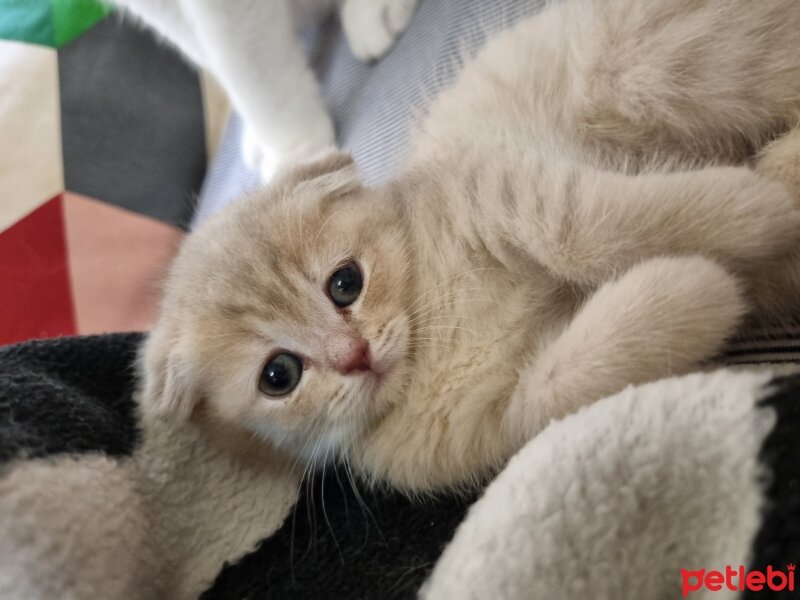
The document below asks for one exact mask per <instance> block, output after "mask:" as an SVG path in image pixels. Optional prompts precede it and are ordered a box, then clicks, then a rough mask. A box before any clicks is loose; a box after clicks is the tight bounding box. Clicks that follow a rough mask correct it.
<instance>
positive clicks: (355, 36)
mask: <svg viewBox="0 0 800 600" xmlns="http://www.w3.org/2000/svg"><path fill="white" fill-rule="evenodd" d="M416 6H417V0H344V1H343V3H342V6H341V11H340V18H341V21H342V27H343V29H344V32H345V35H346V36H347V41H348V42H349V44H350V50H352V52H353V54H354V55H355V56H357V57H358V58H360V59H361V60H373V59H376V58H380V57H381V56H383V55H384V54H385V53H386V52H387V51H388V50H389V48H391V47H392V44H394V42H395V40H396V39H397V38H398V36H399V35H400V34H401V33H402V32H403V31H404V30H405V28H406V27H408V24H409V23H410V22H411V17H412V16H413V15H414V9H415V8H416Z"/></svg>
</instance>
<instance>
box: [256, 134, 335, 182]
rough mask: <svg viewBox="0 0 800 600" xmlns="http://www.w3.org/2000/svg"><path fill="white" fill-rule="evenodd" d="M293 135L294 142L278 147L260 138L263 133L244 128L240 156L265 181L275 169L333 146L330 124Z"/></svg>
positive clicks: (310, 158)
mask: <svg viewBox="0 0 800 600" xmlns="http://www.w3.org/2000/svg"><path fill="white" fill-rule="evenodd" d="M295 137H296V140H295V141H293V142H290V143H284V144H281V145H280V146H278V145H272V144H267V143H264V142H263V141H262V139H263V137H262V136H258V135H257V134H256V133H255V131H254V130H253V129H252V128H250V127H246V128H245V130H244V134H243V136H242V158H243V159H244V162H245V164H246V165H247V166H248V167H249V168H250V169H251V170H252V171H255V172H257V173H258V174H259V175H260V176H261V181H262V182H264V183H267V182H269V181H270V180H272V178H273V177H275V174H276V173H277V172H278V171H280V170H282V169H284V168H286V167H289V166H292V165H295V164H300V163H304V162H311V161H314V160H316V159H317V158H319V157H320V156H322V155H324V154H326V153H328V152H330V151H331V150H333V149H335V148H336V142H335V139H334V135H333V126H332V125H328V126H327V127H324V128H319V130H318V131H311V130H308V131H301V132H298V133H297V134H296V136H295Z"/></svg>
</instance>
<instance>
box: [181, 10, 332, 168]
mask: <svg viewBox="0 0 800 600" xmlns="http://www.w3.org/2000/svg"><path fill="white" fill-rule="evenodd" d="M184 7H185V9H186V11H187V13H188V17H189V19H190V20H191V22H192V23H193V24H194V25H195V28H196V31H197V34H198V38H199V39H200V42H201V43H202V44H203V45H204V47H205V48H206V49H207V55H208V61H207V62H208V67H209V69H210V70H211V71H212V72H213V73H214V75H215V76H216V77H217V79H218V80H219V81H220V82H221V83H222V85H223V87H224V88H225V89H226V90H227V91H228V94H229V95H230V98H231V102H232V103H233V105H234V106H235V107H236V109H237V110H238V111H239V113H240V114H241V116H242V119H243V120H244V123H245V126H246V128H247V129H249V130H250V133H249V134H248V135H250V136H251V140H250V142H248V143H249V144H250V146H251V147H250V148H249V152H248V154H247V155H246V158H247V159H248V161H249V162H250V163H251V164H252V165H253V166H255V167H256V168H258V169H259V170H260V171H261V173H262V175H263V176H264V177H265V178H268V177H270V176H271V175H272V173H273V172H274V171H275V170H276V169H277V168H279V167H280V166H282V165H284V164H290V163H293V162H297V161H303V160H311V159H313V158H315V157H316V156H318V155H320V154H321V153H323V152H325V151H326V150H328V149H330V148H332V147H333V146H334V145H335V137H334V129H333V123H332V122H331V120H330V118H329V117H328V114H327V111H326V109H325V105H324V103H323V101H322V97H321V95H320V91H319V86H318V85H317V82H316V81H315V79H314V75H313V73H312V72H311V70H310V69H309V67H308V65H307V63H306V59H305V56H304V53H303V49H302V48H301V46H300V43H299V41H298V40H297V37H296V32H295V28H294V22H293V20H292V15H291V12H290V10H289V6H288V5H287V1H286V0H269V2H265V1H263V0H237V1H236V2H234V3H232V2H228V1H226V0H185V3H184ZM253 139H254V140H257V142H258V144H257V147H259V148H260V149H261V152H260V153H259V152H257V151H255V150H254V149H253V147H252V146H254V145H253V144H252V140H253Z"/></svg>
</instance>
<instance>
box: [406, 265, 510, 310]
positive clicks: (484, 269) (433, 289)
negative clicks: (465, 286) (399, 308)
mask: <svg viewBox="0 0 800 600" xmlns="http://www.w3.org/2000/svg"><path fill="white" fill-rule="evenodd" d="M502 270H503V269H500V268H499V267H478V268H475V269H470V270H469V271H464V272H463V273H459V274H457V275H453V276H452V277H450V278H449V279H447V280H445V281H443V282H441V283H439V284H438V285H435V286H433V287H432V288H430V289H428V290H427V291H425V292H423V293H422V294H420V295H419V296H418V297H417V299H416V300H414V301H413V302H412V303H411V304H410V305H409V307H408V308H409V309H411V308H413V307H414V306H416V304H417V302H419V301H420V300H421V299H422V298H423V297H425V296H426V295H428V294H430V293H431V292H433V291H435V290H437V289H439V288H441V287H444V286H446V285H447V284H449V283H451V282H453V281H455V280H456V279H458V278H459V277H465V276H467V275H470V274H472V273H478V272H480V271H502Z"/></svg>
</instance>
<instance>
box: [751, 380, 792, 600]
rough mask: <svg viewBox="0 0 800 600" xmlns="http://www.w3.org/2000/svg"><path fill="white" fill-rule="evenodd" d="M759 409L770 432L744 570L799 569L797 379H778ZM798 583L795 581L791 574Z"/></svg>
mask: <svg viewBox="0 0 800 600" xmlns="http://www.w3.org/2000/svg"><path fill="white" fill-rule="evenodd" d="M773 385H774V386H775V388H776V391H775V393H773V394H772V395H771V396H770V397H769V398H766V399H764V400H763V401H762V403H761V404H762V405H763V406H765V407H769V408H772V409H773V410H774V411H775V413H776V416H777V421H776V423H775V427H774V429H773V430H772V431H771V432H770V434H769V435H768V436H767V438H766V439H765V440H764V446H763V448H762V450H761V460H762V462H763V464H764V466H765V467H766V473H765V477H766V481H765V484H766V485H765V492H766V494H765V496H766V498H765V500H766V504H765V507H764V516H763V520H762V523H761V529H760V530H759V532H758V534H757V536H756V539H755V542H754V546H753V557H754V558H753V561H752V564H751V565H750V567H749V569H748V570H758V571H761V572H762V573H763V572H766V570H767V567H768V566H771V567H772V568H773V569H776V570H780V571H784V572H786V570H787V566H788V565H790V564H793V565H798V564H800V375H792V376H789V377H782V378H779V379H776V380H775V381H774V382H773ZM795 578H796V581H797V582H798V584H800V576H799V575H797V574H795ZM798 589H800V585H798V586H797V587H796V590H795V591H794V592H790V591H788V590H786V591H773V590H769V589H766V588H765V589H764V590H762V591H758V592H756V591H749V590H748V591H745V592H743V596H742V597H743V599H744V600H757V599H761V598H783V597H785V598H789V597H791V598H796V597H797V594H798V591H797V590H798Z"/></svg>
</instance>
